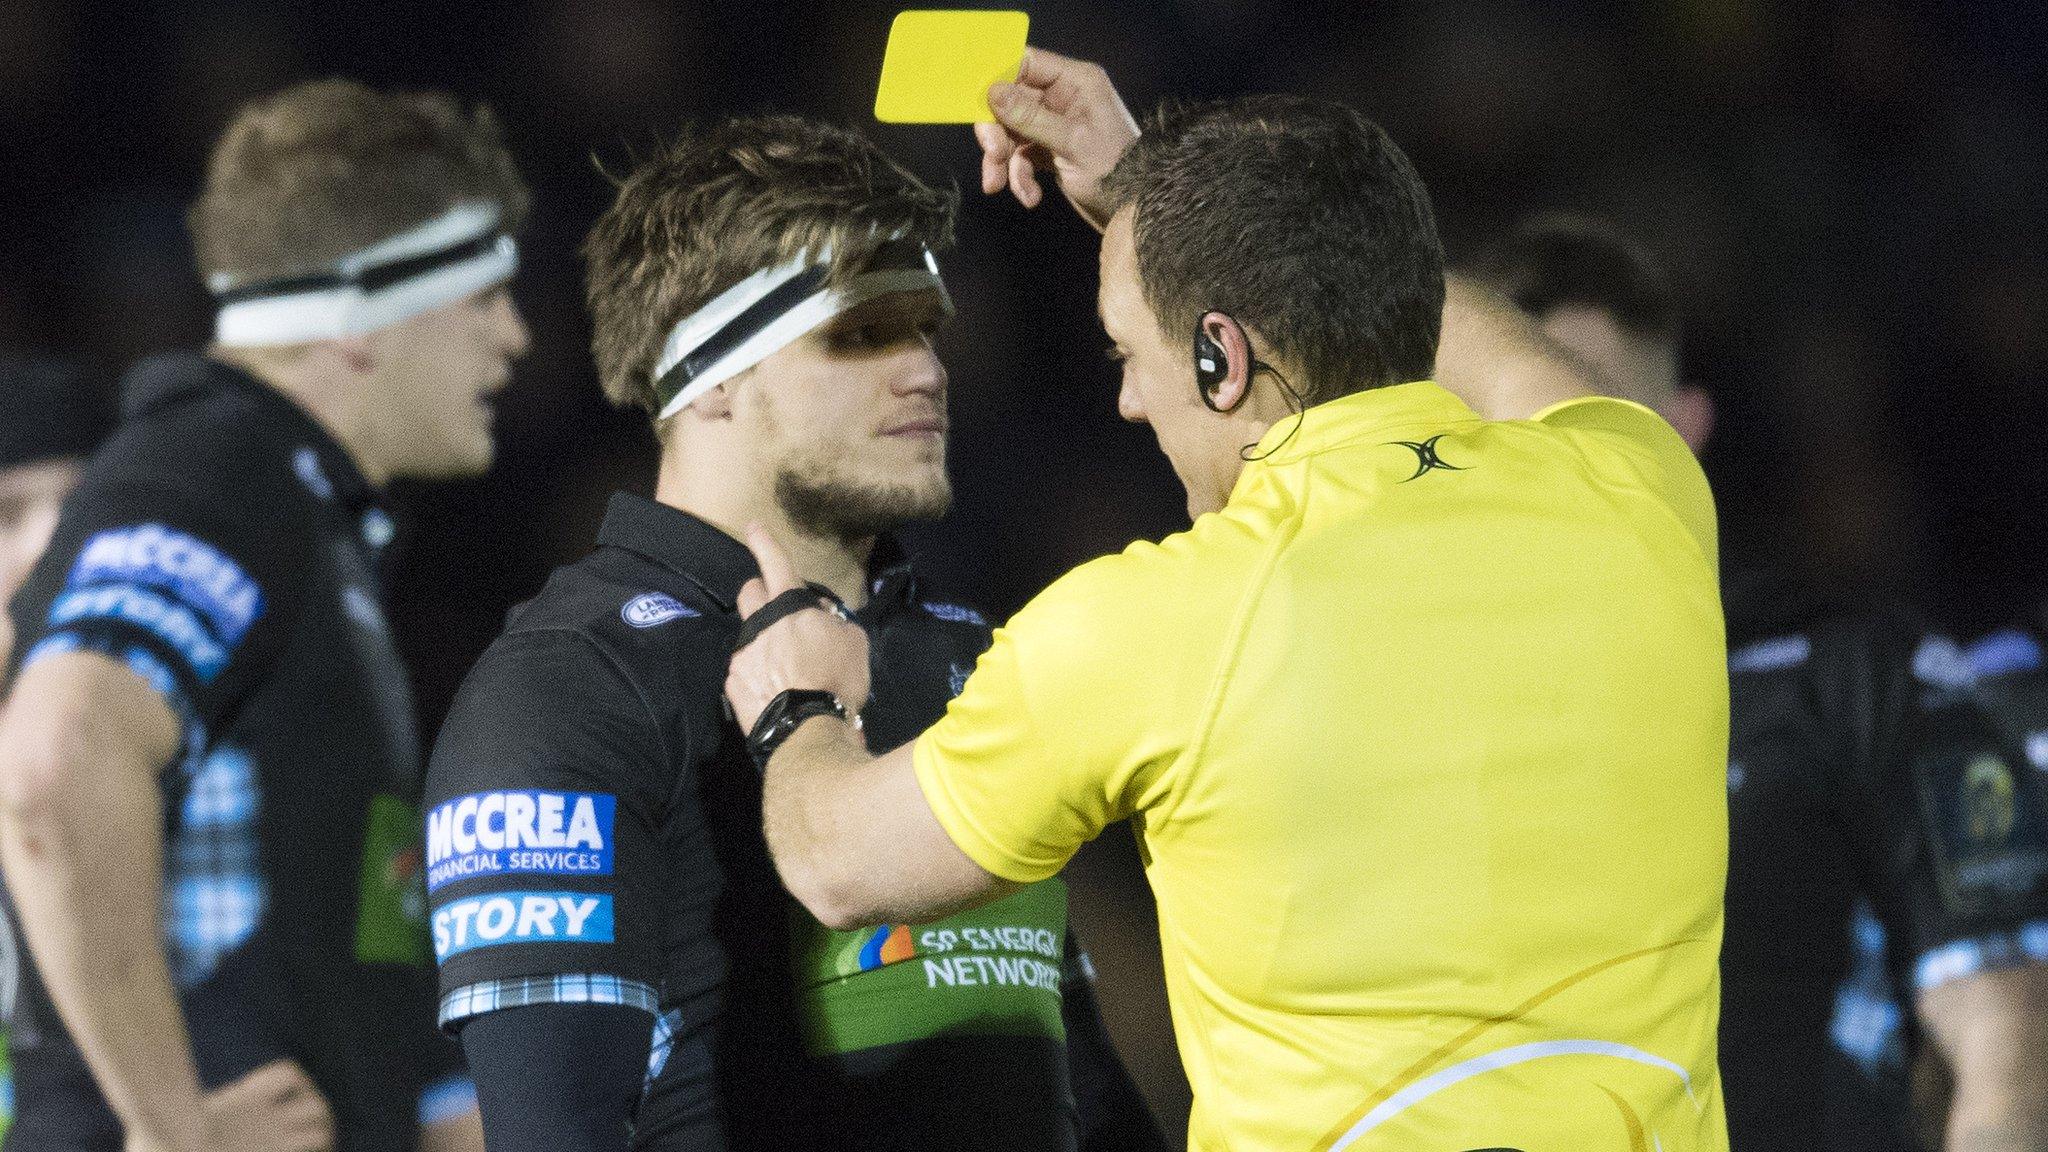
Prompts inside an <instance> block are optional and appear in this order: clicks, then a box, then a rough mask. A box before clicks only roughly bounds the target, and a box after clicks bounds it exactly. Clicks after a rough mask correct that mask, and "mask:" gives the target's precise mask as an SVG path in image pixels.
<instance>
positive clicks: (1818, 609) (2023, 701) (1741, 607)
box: [1474, 216, 2048, 1152]
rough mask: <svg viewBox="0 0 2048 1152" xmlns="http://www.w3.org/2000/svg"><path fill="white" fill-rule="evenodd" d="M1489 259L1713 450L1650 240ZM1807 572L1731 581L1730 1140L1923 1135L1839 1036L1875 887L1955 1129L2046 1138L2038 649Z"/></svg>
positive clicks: (1879, 914) (1542, 239)
mask: <svg viewBox="0 0 2048 1152" xmlns="http://www.w3.org/2000/svg"><path fill="white" fill-rule="evenodd" d="M1474 271H1475V274H1476V275H1478V276H1479V277H1480V278H1481V279H1484V280H1485V281H1487V282H1488V283H1490V284H1492V285H1494V286H1495V287H1496V288H1498V289H1499V290H1500V291H1501V293H1502V294H1503V295H1505V296H1507V297H1508V298H1509V299H1511V300H1513V301H1514V302H1515V303H1516V304H1517V305H1518V306H1519V307H1521V308H1522V309H1523V310H1524V311H1525V312H1527V313H1528V314H1529V315H1530V317H1531V318H1532V319H1534V320H1535V321H1536V322H1537V323H1538V324H1540V325H1541V326H1542V328H1543V330H1544V331H1545V332H1546V333H1548V334H1549V335H1550V336H1551V337H1552V338H1553V339H1555V340H1556V341H1557V342H1558V343H1559V344H1561V345H1563V346H1565V347H1566V348H1568V349H1570V350H1572V351H1573V352H1575V353H1577V354H1578V355H1580V356H1581V357H1583V358H1584V359H1586V360H1587V361H1588V362H1590V363H1591V364H1592V365H1594V366H1595V367H1597V368H1598V369H1599V370H1600V378H1601V380H1602V381H1603V386H1604V387H1605V388H1606V389H1607V390H1608V391H1610V392H1611V393H1612V394H1613V395H1616V396H1621V397H1623V398H1626V399H1629V400H1634V401H1636V402H1638V403H1641V404H1644V405H1646V406H1648V407H1650V408H1654V409H1656V410H1657V411H1659V412H1662V413H1664V414H1665V415H1666V416H1667V417H1668V418H1669V419H1670V420H1671V422H1672V425H1673V426H1674V427H1675V428H1677V429H1678V430H1679V432H1680V433H1681V434H1682V435H1684V436H1685V438H1686V440H1687V442H1688V443H1690V444H1691V445H1692V446H1693V448H1694V449H1695V450H1698V449H1699V448H1700V447H1701V446H1703V445H1704V443H1705V441H1706V438H1707V435H1708V433H1709V431H1710V429H1711V427H1712V408H1711V405H1710V403H1709V402H1708V400H1707V398H1706V396H1705V395H1704V394H1703V393H1702V392H1701V391H1699V390H1698V389H1696V388H1690V387H1686V386H1684V385H1682V384H1681V382H1680V376H1679V361H1678V349H1679V337H1680V333H1679V327H1680V326H1679V321H1678V312H1677V306H1676V302H1675V299H1674V293H1673V291H1672V286H1671V283H1670V280H1669V278H1668V277H1667V276H1666V275H1665V273H1664V271H1663V269H1661V268H1659V267H1658V266H1657V265H1656V264H1655V263H1654V262H1653V261H1652V260H1651V259H1650V257H1649V255H1648V254H1647V253H1646V252H1644V251H1643V250H1642V249H1641V248H1640V247H1639V246H1638V245H1636V244H1633V243H1631V242H1629V241H1628V240H1626V239H1625V238H1623V237H1621V236H1620V235H1618V234H1617V233H1615V232H1614V231H1613V230H1612V229H1611V228H1609V227H1607V226H1605V225H1603V224H1601V223H1599V222H1597V221H1592V220H1587V219H1584V218H1578V217H1570V216H1545V217H1537V218H1533V219H1531V220H1529V221H1527V222H1525V223H1524V224H1522V225H1521V226H1520V227H1518V228H1517V229H1515V230H1514V231H1513V232H1512V233H1510V235H1509V236H1508V237H1506V238H1505V239H1504V240H1503V241H1501V242H1500V243H1499V244H1498V245H1497V246H1496V247H1495V248H1494V249H1493V250H1492V251H1491V252H1489V253H1488V254H1487V255H1486V256H1484V257H1483V258H1482V259H1481V260H1480V261H1479V263H1478V265H1477V266H1476V268H1475V270H1474ZM1793 588H1794V586H1793V585H1792V584H1791V583H1790V582H1789V581H1788V580H1786V579H1785V578H1783V577H1782V576H1777V575H1773V574H1771V573H1769V572H1768V571H1767V570H1764V569H1762V568H1760V567H1758V566H1756V565H1755V564H1753V563H1750V564H1745V563H1742V562H1739V561H1736V562H1732V563H1731V564H1730V566H1729V571H1728V572H1727V574H1726V575H1725V576H1724V578H1723V591H1724V596H1723V601H1724V603H1725V605H1726V608H1727V616H1728V640H1729V646H1730V649H1731V656H1730V658H1729V674H1730V678H1731V681H1732V687H1731V694H1730V703H1731V705H1732V711H1731V735H1730V742H1729V745H1730V746H1729V776H1728V795H1729V825H1730V828H1729V833H1730V834H1729V870H1728V924H1727V935H1726V938H1725V942H1724V946H1723V949H1722V954H1721V979H1722V998H1721V1005H1722V1007H1721V1070H1722V1075H1723V1077H1724V1079H1725V1082H1726V1084H1727V1094H1728V1129H1729V1137H1730V1139H1731V1141H1732V1142H1733V1143H1734V1144H1735V1146H1736V1147H1738V1148H1821V1147H1828V1146H1833V1147H1837V1148H1841V1149H1844V1150H1845V1152H1846V1150H1848V1149H1851V1148H1854V1149H1858V1150H1859V1152H1872V1150H1874V1149H1879V1148H1884V1147H1898V1148H1908V1147H1913V1146H1915V1144H1914V1142H1913V1141H1912V1140H1911V1136H1910V1133H1909V1130H1908V1126H1907V1125H1906V1124H1905V1123H1903V1121H1904V1120H1905V1118H1906V1116H1907V1112H1908V1107H1907V1105H1908V1100H1907V1099H1906V1098H1905V1097H1906V1084H1905V1083H1904V1079H1903V1077H1898V1078H1895V1079H1893V1080H1892V1081H1891V1082H1890V1083H1889V1084H1888V1085H1887V1087H1889V1088H1890V1089H1891V1091H1892V1097H1891V1099H1889V1100H1887V1101H1884V1102H1883V1103H1885V1104H1887V1105H1889V1107H1888V1108H1884V1109H1875V1108H1872V1107H1871V1105H1872V1104H1873V1103H1875V1102H1874V1101H1872V1100H1870V1099H1869V1097H1868V1089H1867V1088H1864V1086H1862V1085H1859V1084H1858V1082H1857V1080H1856V1079H1855V1074H1854V1070H1853V1069H1851V1068H1850V1067H1848V1063H1847V1060H1846V1058H1845V1056H1844V1055H1843V1054H1842V1053H1841V1052H1839V1051H1836V1050H1835V1049H1833V1048H1832V1047H1831V1045H1830V1043H1829V1037H1830V1017H1831V1013H1833V1011H1834V1009H1835V1007H1836V1002H1837V992H1836V990H1837V988H1838V987H1839V986H1840V985H1841V984H1842V983H1843V980H1844V977H1845V976H1847V975H1848V974H1849V973H1850V971H1851V960H1852V914H1853V913H1854V911H1855V909H1856V908H1857V906H1858V903H1859V901H1861V902H1862V903H1863V904H1864V905H1865V906H1867V907H1868V908H1869V909H1871V910H1872V912H1874V914H1875V920H1874V921H1872V922H1871V924H1870V925H1869V926H1868V927H1865V928H1864V932H1865V933H1866V934H1867V933H1869V932H1870V931H1872V930H1873V929H1874V930H1875V931H1876V932H1877V933H1878V935H1879V937H1880V938H1881V940H1882V943H1881V944H1880V945H1879V948H1878V951H1879V954H1880V956H1881V957H1882V958H1883V961H1884V963H1885V966H1886V967H1887V968H1888V969H1889V971H1890V975H1891V984H1892V986H1893V987H1896V988H1907V989H1911V996H1910V1000H1911V1004H1910V1008H1911V1018H1910V1019H1911V1024H1912V1025H1913V1026H1909V1027H1908V1028H1906V1029H1905V1040H1906V1048H1907V1050H1908V1059H1910V1055H1911V1051H1912V1050H1913V1049H1914V1048H1916V1047H1917V1046H1918V1043H1917V1042H1918V1040H1919V1039H1920V1034H1921V1032H1922V1031H1923V1030H1924V1033H1925V1035H1926V1036H1927V1037H1928V1038H1931V1039H1932V1040H1933V1042H1934V1049H1935V1051H1936V1052H1938V1053H1939V1056H1940V1058H1941V1060H1942V1062H1943V1063H1944V1064H1945V1066H1946V1068H1947V1069H1948V1071H1949V1073H1950V1075H1951V1076H1952V1078H1953V1081H1954V1092H1953V1100H1952V1104H1951V1107H1950V1108H1949V1111H1948V1115H1947V1117H1946V1121H1945V1128H1946V1139H1945V1140H1944V1142H1943V1144H1942V1145H1941V1146H1942V1147H1944V1148H1947V1149H1990V1148H2044V1147H2048V966H2044V961H2048V811H2044V810H2043V808H2042V806H2041V790H2040V786H2039V781H2038V777H2037V775H2036V773H2035V772H2034V771H2033V770H2031V769H2028V768H2026V767H2023V766H2022V765H2024V764H2025V763H2026V758H2027V749H2026V744H2025V741H2026V739H2027V737H2028V736H2029V734H2031V733H2033V732H2037V731H2041V730H2044V729H2048V695H2044V694H2042V692H2041V691H2040V688H2039V687H2038V685H2039V684H2041V683H2042V680H2041V676H2040V667H2041V659H2040V649H2039V646H2038V644H2037V642H2036V641H2035V640H2034V639H2033V638H2031V637H2029V636H2026V635H2024V634H2021V633H2008V634H2004V635H2002V636H2000V637H1997V638H1994V639H1992V640H1990V641H1988V642H1986V643H1983V644H1980V645H1977V646H1974V647H1973V648H1972V649H1970V650H1969V651H1968V652H1966V653H1963V654H1962V657H1963V658H1962V659H1961V660H1959V659H1958V657H1957V654H1956V653H1955V652H1954V650H1953V645H1952V644H1951V643H1950V642H1949V641H1947V640H1945V639H1943V638H1941V637H1939V636H1935V635H1932V634H1930V633H1929V632H1928V631H1927V630H1926V629H1925V628H1924V627H1923V626H1921V625H1920V624H1919V623H1918V622H1917V621H1915V620H1914V619H1913V618H1912V617H1911V616H1910V615H1907V614H1904V613H1901V612H1896V611H1885V612H1873V611H1864V612H1845V611H1840V610H1829V609H1827V608H1824V607H1823V606H1821V605H1819V604H1817V603H1816V602H1815V601H1814V600H1813V598H1811V597H1807V596H1800V595H1797V594H1795V592H1794V591H1793ZM1875 1015H1876V1017H1877V1018H1879V1019H1881V1018H1882V1017H1883V1015H1884V1011H1883V1008H1882V1007H1879V1008H1878V1009H1877V1011H1876V1013H1875ZM1871 1018H1872V1013H1871V1011H1870V1009H1869V1008H1867V1007H1866V1008H1865V1010H1864V1012H1863V1013H1862V1014H1861V1015H1860V1016H1859V1017H1858V1018H1857V1019H1844V1020H1841V1021H1840V1024H1841V1027H1840V1028H1838V1030H1837V1031H1838V1033H1839V1034H1841V1035H1843V1036H1845V1037H1848V1038H1850V1039H1851V1040H1852V1041H1854V1040H1856V1038H1857V1037H1858V1036H1859V1035H1860V1034H1861V1033H1862V1032H1863V1031H1864V1030H1865V1028H1866V1027H1867V1022H1868V1021H1869V1020H1870V1019H1871ZM1859 1021H1861V1023H1859ZM1855 1047H1856V1049H1857V1052H1858V1054H1859V1055H1866V1054H1867V1049H1868V1048H1869V1047H1870V1045H1869V1042H1868V1040H1867V1039H1866V1040H1863V1041H1861V1042H1859V1043H1856V1044H1855ZM1823 1069H1827V1070H1828V1074H1826V1075H1823V1074H1822V1070H1823ZM1859 1088H1864V1090H1863V1091H1858V1089H1859ZM1873 1112H1882V1113H1885V1114H1888V1116H1889V1118H1890V1120H1891V1121H1892V1127H1891V1128H1890V1129H1889V1130H1887V1129H1886V1128H1885V1127H1883V1126H1882V1125H1873V1124H1872V1123H1871V1114H1872V1113H1873ZM1852 1124H1853V1125H1855V1129H1854V1130H1851V1131H1832V1129H1838V1128H1843V1127H1846V1126H1848V1125H1852Z"/></svg>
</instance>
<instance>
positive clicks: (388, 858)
mask: <svg viewBox="0 0 2048 1152" xmlns="http://www.w3.org/2000/svg"><path fill="white" fill-rule="evenodd" d="M423 865H424V857H423V856H422V854H421V848H420V814H419V810H418V809H416V808H414V807H413V806H412V805H410V804H407V803H406V802H405V801H403V800H400V799H399V798H397V797H396V796H377V797H374V798H373V799H372V800H371V801H370V818H369V823H368V826H367V827H366V828H365V829H364V833H363V869H362V873H361V877H360V879H359V881H358V896H357V903H356V959H357V960H358V961H360V962H362V963H365V964H412V965H419V966H422V967H424V966H425V965H427V964H428V963H429V962H430V960H429V958H430V956H431V955H432V954H431V953H430V952H428V950H427V885H426V871H425V868H424V866H423Z"/></svg>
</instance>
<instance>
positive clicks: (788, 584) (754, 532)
mask: <svg viewBox="0 0 2048 1152" xmlns="http://www.w3.org/2000/svg"><path fill="white" fill-rule="evenodd" d="M747 549H748V550H749V551H751V552H752V553H753V554H754V563H755V564H757V565H759V566H760V569H761V574H760V575H759V576H756V577H755V578H753V579H752V580H749V581H747V582H746V583H745V584H744V585H742V586H741V587H740V594H739V610H740V618H741V619H742V621H746V622H749V623H751V622H752V620H753V617H754V616H755V615H756V614H757V613H761V612H763V611H764V610H765V611H767V612H768V613H770V614H771V615H773V616H775V617H776V618H775V619H774V620H773V621H772V622H771V623H769V624H768V626H767V627H766V628H764V629H760V630H759V634H758V635H755V636H753V637H752V638H751V639H750V640H748V641H747V642H745V643H742V644H741V645H740V646H739V647H738V648H737V649H735V650H734V652H733V654H732V666H731V667H730V668H728V669H727V670H726V676H725V696H726V699H728V700H730V701H731V702H732V711H733V716H734V717H735V718H737V719H738V721H739V725H740V731H742V732H748V731H752V729H753V727H754V721H756V720H758V719H760V716H761V712H762V711H763V710H764V709H766V708H767V707H768V704H769V702H770V701H772V700H774V699H775V697H777V696H778V695H781V694H782V693H783V692H786V691H789V690H790V689H792V688H812V689H818V690H820V691H824V692H830V693H832V694H833V695H834V696H837V697H839V702H840V703H841V704H842V705H844V706H845V707H846V710H847V712H848V713H849V714H857V713H859V712H860V710H861V709H862V708H863V707H865V706H866V705H867V701H868V637H867V633H866V632H864V631H862V630H861V627H860V625H858V624H855V623H853V622H852V621H851V620H848V619H846V618H844V617H843V616H841V615H840V614H839V613H837V612H833V611H829V610H828V608H827V605H828V601H826V600H825V599H824V598H823V597H822V596H817V595H816V594H813V593H810V591H809V589H808V587H807V586H806V585H805V584H804V582H803V580H802V579H801V578H799V577H798V576H797V574H796V566H795V565H794V564H792V563H790V560H789V555H788V553H786V552H784V551H783V550H782V545H780V544H777V543H776V542H775V537H773V536H771V535H769V533H768V530H767V529H766V528H763V527H761V526H760V525H758V524H754V525H749V526H748V528H747ZM807 594H808V595H810V597H811V599H810V602H809V603H806V604H801V605H797V604H796V601H797V600H799V599H800V598H801V597H803V596H804V595H807ZM784 597H789V599H787V600H785V599H784ZM790 607H794V608H795V610H793V611H790V610H788V609H789V608H790ZM784 611H788V614H787V615H783V614H782V613H783V612H784ZM752 631H754V629H753V628H746V629H745V631H743V632H742V633H741V635H742V636H743V637H744V636H746V635H747V633H748V632H752Z"/></svg>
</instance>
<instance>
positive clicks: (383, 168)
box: [188, 79, 530, 284]
mask: <svg viewBox="0 0 2048 1152" xmlns="http://www.w3.org/2000/svg"><path fill="white" fill-rule="evenodd" d="M529 200H530V196H529V193H528V191H527V187H526V183H525V181H523V180H522V179H520V176H519V172H518V170H517V169H516V168H515V167H514V166H513V164H512V157H511V155H510V153H508V152H507V151H506V149H505V142H504V137H503V134H502V133H501V132H500V131H499V128H498V122H497V119H496V118H495V117H494V116H492V114H491V111H490V109H489V108H486V107H483V106H478V107H476V108H474V109H465V108H464V107H463V106H462V105H461V104H460V103H458V102H457V101H456V100H455V99H454V97H452V96H448V95H446V94H444V93H439V92H378V91H375V90H373V89H371V88H368V87H366V86H364V85H362V84H360V83H357V82H356V81H353V80H338V79H337V80H316V81H310V82H308V83H304V84H298V85H294V86H292V87H290V88H286V89H284V90H283V91H280V92H276V93H273V94H271V95H269V96H264V97H260V98H258V99H255V100H252V101H250V102H248V103H247V104H244V105H243V106H242V107H241V109H240V110H239V111H238V112H236V114H235V117H234V119H233V121H231V122H230V123H229V124H228V127H227V130H226V131H225V132H223V133H222V134H221V137H220V140H219V141H218V142H217V143H215V145H214V147H213V154H212V156H211V157H209V159H208V161H207V165H206V185H205V187H204V188H203V189H201V191H200V194H199V199H198V200H197V201H196V202H194V203H193V205H192V209H191V212H190V214H189V217H188V221H189V223H190V225H191V228H192V247H193V253H194V255H195V256H196V258H197V261H198V265H199V272H200V274H201V275H202V276H204V277H206V278H208V279H209V280H212V279H213V278H215V277H217V276H223V275H224V276H225V277H227V278H228V279H229V280H231V281H232V282H233V283H235V284H246V283H249V282H251V281H258V280H268V279H272V278H274V277H278V276H289V275H293V274H297V273H303V272H308V271H312V270H315V269H318V268H322V267H324V266H326V265H328V264H331V263H332V262H333V261H334V260H336V259H338V258H340V257H342V256H345V255H347V254H348V253H350V252H354V251H357V250H359V249H362V248H367V247H369V246H370V245H372V244H375V243H377V242H378V241H380V240H384V239H386V238H388V237H391V236H393V235H396V234H398V233H400V232H403V231H405V230H406V229H408V228H411V227H414V226H416V225H419V224H422V223H425V222H426V221H428V220H431V219H433V218H434V217H436V216H439V215H441V214H442V213H443V212H446V211H447V210H448V209H449V208H451V207H454V206H455V205H456V204H457V203H461V202H465V201H487V202H489V203H493V204H496V205H497V206H498V208H499V210H500V212H501V213H502V215H501V217H500V226H501V227H502V228H504V229H505V230H507V231H510V230H513V229H516V228H517V227H518V225H519V224H520V222H521V221H523V220H524V219H525V217H526V210H527V206H528V203H529Z"/></svg>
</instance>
